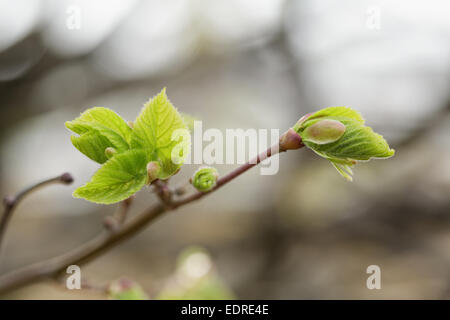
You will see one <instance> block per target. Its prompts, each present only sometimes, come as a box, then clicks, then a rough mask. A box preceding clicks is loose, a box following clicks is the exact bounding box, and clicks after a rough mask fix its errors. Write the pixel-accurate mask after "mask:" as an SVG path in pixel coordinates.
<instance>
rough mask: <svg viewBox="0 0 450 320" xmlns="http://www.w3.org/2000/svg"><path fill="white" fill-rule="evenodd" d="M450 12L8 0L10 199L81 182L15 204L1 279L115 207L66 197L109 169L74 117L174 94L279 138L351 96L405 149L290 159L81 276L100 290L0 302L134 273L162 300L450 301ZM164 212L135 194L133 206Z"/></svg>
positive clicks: (0, 48)
mask: <svg viewBox="0 0 450 320" xmlns="http://www.w3.org/2000/svg"><path fill="white" fill-rule="evenodd" d="M449 17H450V4H449V2H448V1H445V0H435V1H431V2H429V1H428V2H425V1H420V0H413V1H411V0H409V1H406V0H405V1H399V0H398V1H387V0H386V1H381V0H371V1H365V0H346V1H331V0H320V1H317V0H302V1H294V0H291V1H282V0H239V1H238V0H218V1H208V0H170V1H167V0H158V1H157V0H151V1H150V0H145V1H144V0H141V1H138V0H135V1H133V0H127V1H124V0H95V1H88V0H78V1H77V0H71V1H66V0H48V1H44V0H42V1H39V0H15V1H8V0H0V132H1V135H0V161H1V171H0V193H1V194H2V195H6V194H11V193H15V192H17V191H19V190H21V189H22V188H23V187H25V186H27V185H29V184H32V183H34V182H36V181H39V180H40V179H44V178H48V177H51V176H54V175H57V174H60V173H62V172H65V171H70V172H71V173H72V174H73V175H74V176H75V179H76V181H75V184H74V185H71V186H51V187H48V188H46V189H43V190H40V191H39V192H36V193H35V194H33V195H32V196H30V197H29V198H27V199H26V200H25V201H24V202H23V203H21V205H20V207H19V208H18V210H17V211H16V212H15V215H14V217H13V219H12V221H11V224H10V227H9V229H8V231H7V234H6V243H5V247H4V251H3V254H2V256H1V258H0V274H4V273H6V272H8V271H11V270H14V269H16V268H18V267H20V266H23V265H26V264H29V263H31V262H35V261H38V260H42V259H45V258H48V257H52V256H54V255H58V254H61V253H64V252H67V251H68V250H70V249H72V248H74V247H76V246H77V245H79V244H81V243H83V242H85V241H87V240H89V239H91V238H92V237H94V236H95V235H96V234H98V233H99V232H101V230H102V228H103V223H102V222H103V219H104V217H105V216H107V215H110V214H112V213H113V212H114V206H100V205H95V204H91V203H88V202H86V201H83V200H79V199H73V198H72V197H71V192H72V191H73V190H74V188H75V187H77V186H79V185H81V184H83V183H84V182H85V181H86V180H88V179H89V177H90V176H91V175H92V174H93V173H94V172H95V170H96V169H97V167H98V166H97V165H96V164H95V163H93V162H92V161H90V160H88V159H86V158H85V157H84V156H83V155H82V154H80V153H79V152H78V151H77V150H76V149H75V148H74V147H73V146H72V145H71V143H70V140H69V137H70V133H69V132H68V130H67V129H66V128H65V127H64V121H66V120H70V119H73V118H74V117H76V116H77V115H78V114H79V113H80V112H82V111H83V110H85V109H87V108H89V107H92V106H105V107H110V108H112V109H114V110H116V111H117V112H118V113H120V114H121V115H122V116H124V117H125V118H127V119H129V120H132V119H134V118H135V116H136V115H137V114H138V112H139V111H140V109H141V107H142V105H143V103H144V102H145V101H146V100H147V99H148V98H149V97H151V96H153V95H154V94H156V93H157V92H159V91H160V90H161V88H162V87H164V86H166V87H167V92H168V95H169V97H170V98H171V101H172V102H173V103H174V105H175V106H176V107H178V108H179V109H180V110H181V111H183V112H187V113H189V114H191V115H193V116H195V117H197V118H199V119H201V120H202V121H203V127H204V128H219V129H225V128H244V129H247V128H256V129H271V128H279V129H280V130H282V131H283V130H285V129H286V128H288V127H290V126H291V125H293V124H294V123H295V122H296V121H297V119H298V118H299V117H300V116H302V115H303V114H305V113H307V112H311V111H314V110H316V109H319V108H323V107H328V106H341V105H345V106H351V107H353V108H356V109H358V110H359V111H361V112H362V113H363V115H364V116H365V117H366V119H368V124H369V125H371V126H372V127H373V128H374V129H375V130H376V131H377V132H380V133H382V134H383V135H384V136H385V137H386V139H387V140H388V141H389V143H390V144H391V146H392V147H394V148H395V149H396V155H395V157H394V158H392V159H389V160H384V161H381V160H380V161H372V162H370V164H360V165H358V166H357V167H356V169H355V181H354V183H348V182H347V181H345V180H344V179H343V178H341V177H340V176H339V175H338V173H337V172H336V171H335V170H334V169H333V168H332V167H331V166H330V164H329V163H328V161H326V160H323V159H320V158H318V157H317V156H315V155H314V154H313V153H312V152H311V151H309V150H300V151H298V152H288V153H286V154H283V155H282V156H281V157H280V171H279V173H278V174H277V175H275V176H261V175H260V174H259V170H255V169H254V170H252V171H251V172H248V173H247V174H245V175H244V176H242V177H240V178H239V179H238V180H235V181H233V182H232V183H230V184H229V185H227V186H226V187H224V188H223V189H221V190H220V191H219V192H216V193H214V194H211V195H209V196H208V197H206V198H204V199H203V200H202V201H200V202H198V203H194V204H192V205H189V206H186V207H184V208H182V209H180V210H177V211H176V212H172V213H170V214H168V215H167V216H164V217H163V218H162V219H160V220H158V221H157V222H156V223H155V224H153V225H151V226H149V227H148V228H146V229H145V230H144V231H143V232H141V233H139V234H138V235H137V236H135V237H133V238H132V239H130V240H128V241H127V242H125V243H123V244H121V245H119V246H117V247H116V248H114V249H112V250H111V251H109V252H108V253H107V254H105V255H103V256H101V257H100V258H98V259H97V260H95V261H93V262H91V263H89V264H88V265H85V266H82V277H83V280H84V282H85V283H88V285H87V287H90V288H86V289H83V290H74V291H69V290H67V289H66V288H65V287H64V286H63V285H60V284H57V283H55V282H51V281H48V282H41V283H38V284H34V285H32V286H28V287H25V288H22V289H20V290H16V291H13V292H10V293H8V294H6V295H3V296H2V297H1V298H10V299H31V298H32V299H48V298H57V299H91V298H94V299H103V298H107V295H106V294H105V293H104V290H103V289H102V288H104V287H105V286H108V284H109V283H111V282H112V281H117V279H121V278H123V277H126V278H127V279H131V280H134V281H136V282H138V283H139V284H140V286H141V288H142V290H144V291H145V292H146V294H147V295H148V296H149V297H150V298H158V297H160V298H161V297H164V298H173V297H199V298H202V297H203V298H242V299H316V298H317V299H323V298H329V299H349V298H354V299H369V298H373V299H380V298H383V299H406V298H413V299H419V298H424V299H435V298H436V299H447V298H450V197H449V195H450V148H449V140H450V116H449V114H450V91H449V85H450V20H449ZM233 167H234V166H227V165H221V166H218V169H219V171H220V172H221V173H225V172H228V171H229V170H231V169H232V168H233ZM196 168H197V166H195V165H189V166H186V167H184V168H183V170H182V171H181V172H180V174H179V175H177V176H176V177H175V178H174V179H173V180H174V181H173V183H175V184H176V183H177V182H181V181H185V180H186V179H188V177H189V176H190V175H191V174H192V172H193V171H194V170H195V169H196ZM155 201H156V200H155V199H154V196H152V195H151V193H150V192H149V189H147V190H143V191H141V192H140V193H139V194H138V196H137V199H136V201H135V203H134V204H133V207H132V212H131V214H136V213H138V212H139V211H140V210H142V209H144V208H146V207H148V206H149V205H151V204H152V203H153V202H155ZM193 252H194V257H193V258H192V259H189V258H186V255H189V254H192V253H193ZM180 255H181V257H180ZM186 259H187V260H186ZM183 263H185V264H186V265H185V266H183ZM369 265H378V266H380V268H381V289H380V290H369V289H367V287H366V279H367V277H368V276H369V274H367V273H366V268H367V267H368V266H369ZM183 275H184V276H183ZM186 277H187V278H189V277H190V278H189V279H190V280H189V281H184V280H182V279H185V280H186ZM205 277H207V278H208V279H209V280H208V279H207V280H205V281H207V282H208V281H209V282H208V283H207V285H206V287H205V285H203V286H202V285H200V289H199V290H197V289H196V288H197V287H198V281H197V280H199V279H201V280H202V281H203V280H204V278H205ZM180 279H181V280H180ZM193 279H194V280H193ZM196 286H197V287H196ZM196 290H197V291H196Z"/></svg>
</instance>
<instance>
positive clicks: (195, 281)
mask: <svg viewBox="0 0 450 320" xmlns="http://www.w3.org/2000/svg"><path fill="white" fill-rule="evenodd" d="M157 299H159V300H231V299H235V295H234V294H233V292H232V291H231V290H230V289H229V288H228V286H227V285H226V284H225V282H224V281H223V280H222V278H221V277H220V276H219V274H218V273H217V271H216V270H215V268H214V264H213V262H212V260H211V257H210V256H209V254H208V252H207V251H206V250H204V249H202V248H199V247H189V248H187V249H185V250H183V251H182V252H181V254H180V256H179V259H178V265H177V269H176V271H175V274H174V275H173V276H172V278H171V279H170V280H169V282H168V283H167V285H166V286H165V287H164V288H163V289H162V291H161V292H160V293H159V295H158V296H157Z"/></svg>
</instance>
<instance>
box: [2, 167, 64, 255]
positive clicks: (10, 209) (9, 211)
mask: <svg viewBox="0 0 450 320" xmlns="http://www.w3.org/2000/svg"><path fill="white" fill-rule="evenodd" d="M72 182H73V177H72V175H71V174H70V173H68V172H66V173H63V174H61V175H59V176H57V177H54V178H50V179H47V180H44V181H41V182H38V183H36V184H34V185H32V186H30V187H28V188H26V189H24V190H22V191H20V192H19V193H18V194H16V195H15V196H6V197H5V198H4V199H3V205H4V207H5V211H4V212H3V215H2V220H1V221H0V252H1V250H2V240H3V238H4V235H5V232H6V229H7V227H8V223H9V221H10V220H11V217H12V215H13V213H14V210H15V209H16V208H17V206H18V205H19V203H20V202H21V201H22V199H23V198H25V197H26V196H27V195H29V194H30V193H32V192H34V191H36V190H38V189H40V188H42V187H44V186H47V185H51V184H54V183H62V184H71V183H72Z"/></svg>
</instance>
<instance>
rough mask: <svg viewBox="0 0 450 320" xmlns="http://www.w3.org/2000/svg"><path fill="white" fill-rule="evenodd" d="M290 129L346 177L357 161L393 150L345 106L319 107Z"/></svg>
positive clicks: (350, 174) (381, 155)
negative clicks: (320, 108) (319, 108)
mask: <svg viewBox="0 0 450 320" xmlns="http://www.w3.org/2000/svg"><path fill="white" fill-rule="evenodd" d="M293 129H294V130H295V131H296V132H297V133H298V134H299V135H300V136H301V137H302V141H303V143H304V144H305V145H306V146H307V147H309V148H310V149H312V150H313V151H314V152H316V153H317V154H318V155H320V156H322V157H324V158H326V159H328V160H330V161H331V163H332V164H333V166H334V167H335V168H336V169H337V170H338V172H339V173H340V174H341V175H342V176H343V177H345V178H346V179H348V180H352V174H353V173H352V170H351V167H352V166H353V165H354V164H356V161H357V160H370V159H372V158H389V157H391V156H393V155H394V153H395V151H394V150H393V149H390V148H389V145H388V143H387V142H386V140H384V138H383V137H382V136H381V135H379V134H377V133H375V132H373V130H372V128H370V127H368V126H365V125H364V119H363V118H362V116H361V114H359V113H358V112H357V111H355V110H352V109H350V108H347V107H330V108H325V109H322V110H320V111H318V112H316V113H313V114H311V115H308V116H306V117H303V118H302V119H300V120H299V122H297V124H296V125H295V126H294V127H293Z"/></svg>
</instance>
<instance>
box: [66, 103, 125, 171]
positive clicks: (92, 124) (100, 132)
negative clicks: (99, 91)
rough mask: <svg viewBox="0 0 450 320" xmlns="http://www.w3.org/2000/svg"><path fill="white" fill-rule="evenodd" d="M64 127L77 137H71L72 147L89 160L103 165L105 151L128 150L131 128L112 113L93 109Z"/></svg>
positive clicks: (97, 108) (96, 108)
mask: <svg viewBox="0 0 450 320" xmlns="http://www.w3.org/2000/svg"><path fill="white" fill-rule="evenodd" d="M66 127H67V128H68V129H70V130H72V131H73V132H74V133H77V134H78V135H79V136H72V137H71V140H72V143H73V145H74V146H75V147H76V148H77V149H78V150H80V152H81V153H83V154H84V155H86V156H87V157H89V158H90V159H92V160H94V161H96V162H98V163H104V162H106V161H107V160H108V157H107V156H106V154H105V149H106V148H108V147H112V148H114V149H115V150H116V151H117V152H124V151H126V150H128V149H129V148H130V145H129V142H130V139H131V128H130V127H129V126H128V125H127V123H126V122H125V121H124V120H123V119H122V118H121V117H120V116H119V115H118V114H117V113H115V112H114V111H112V110H110V109H107V108H102V107H95V108H92V109H89V110H87V111H85V112H83V113H82V114H81V116H80V117H78V118H76V119H75V120H73V121H67V122H66Z"/></svg>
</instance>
